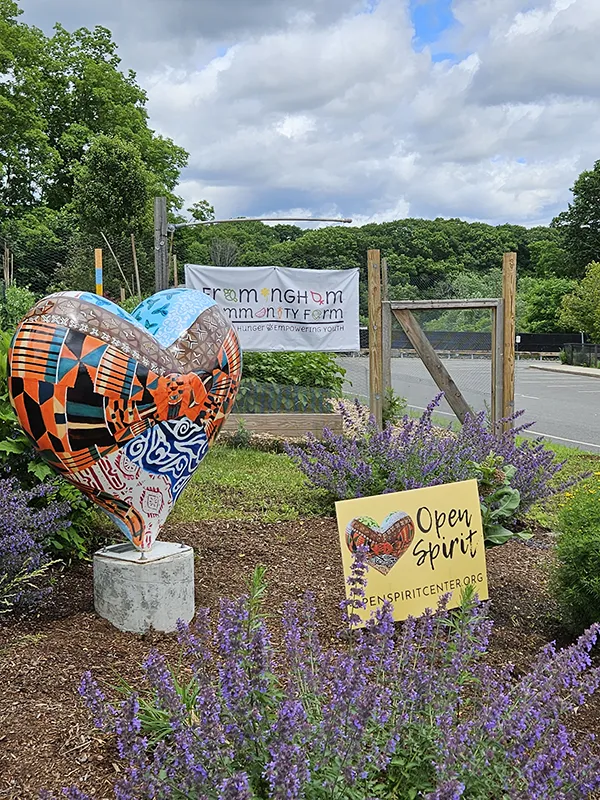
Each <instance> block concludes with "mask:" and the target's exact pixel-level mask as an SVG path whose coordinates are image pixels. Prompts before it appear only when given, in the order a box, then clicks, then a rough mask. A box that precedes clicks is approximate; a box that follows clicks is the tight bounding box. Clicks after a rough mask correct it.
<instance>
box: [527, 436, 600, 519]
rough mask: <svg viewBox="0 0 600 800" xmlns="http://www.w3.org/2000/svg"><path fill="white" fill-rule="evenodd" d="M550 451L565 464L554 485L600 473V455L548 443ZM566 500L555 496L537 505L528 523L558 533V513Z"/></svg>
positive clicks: (532, 509)
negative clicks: (585, 475)
mask: <svg viewBox="0 0 600 800" xmlns="http://www.w3.org/2000/svg"><path fill="white" fill-rule="evenodd" d="M546 447H547V448H548V450H553V451H554V452H555V453H556V455H557V457H558V460H559V461H564V462H565V464H564V466H563V468H562V469H561V471H560V472H559V473H558V475H556V476H555V477H554V480H553V484H554V485H555V486H560V485H562V484H564V483H565V482H566V481H569V480H572V479H576V478H578V477H579V476H580V475H582V474H583V473H586V472H592V473H594V472H600V455H596V454H595V453H586V452H585V451H584V450H576V449H575V448H573V447H566V446H565V445H563V444H550V443H549V442H546ZM564 502H565V499H564V496H563V494H562V493H561V494H557V495H554V497H550V498H549V499H548V500H545V501H543V502H542V503H536V505H534V506H533V507H532V508H531V509H530V511H529V513H528V514H527V519H526V521H529V522H531V523H532V524H536V525H540V526H541V527H543V528H549V529H550V530H553V531H556V530H557V526H558V512H559V510H560V505H561V503H564Z"/></svg>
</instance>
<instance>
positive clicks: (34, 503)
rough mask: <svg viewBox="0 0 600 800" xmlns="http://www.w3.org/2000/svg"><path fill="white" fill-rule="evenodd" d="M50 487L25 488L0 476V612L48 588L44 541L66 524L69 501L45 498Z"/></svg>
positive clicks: (38, 596) (32, 599)
mask: <svg viewBox="0 0 600 800" xmlns="http://www.w3.org/2000/svg"><path fill="white" fill-rule="evenodd" d="M52 490H53V488H52V487H50V486H45V485H44V484H38V486H37V487H36V488H35V489H30V490H27V491H26V490H24V489H22V488H21V486H20V485H19V483H18V481H16V480H15V479H11V478H2V479H0V614H2V613H6V612H7V611H9V610H10V609H11V608H13V607H14V606H26V605H32V604H34V603H36V602H37V601H39V600H40V599H41V598H42V597H43V596H44V594H46V592H47V591H48V588H47V585H46V582H45V580H44V576H45V574H46V572H47V570H48V568H49V566H50V563H51V562H50V557H49V556H48V555H47V554H46V548H45V542H46V541H47V539H48V538H49V537H52V536H53V535H54V534H56V532H57V531H59V530H61V529H63V528H64V527H65V526H66V525H68V524H69V523H68V521H67V520H66V517H67V515H68V513H69V504H68V503H58V502H55V501H54V500H52V499H51V498H49V497H48V495H49V494H51V492H52ZM40 506H41V507H40Z"/></svg>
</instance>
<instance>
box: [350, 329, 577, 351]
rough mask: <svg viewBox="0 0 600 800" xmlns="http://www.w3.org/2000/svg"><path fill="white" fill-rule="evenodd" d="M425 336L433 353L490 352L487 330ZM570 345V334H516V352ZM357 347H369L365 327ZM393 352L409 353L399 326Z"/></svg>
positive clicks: (405, 337) (395, 334)
mask: <svg viewBox="0 0 600 800" xmlns="http://www.w3.org/2000/svg"><path fill="white" fill-rule="evenodd" d="M426 335H427V338H428V339H429V341H430V342H431V344H432V345H433V347H434V348H435V349H436V350H439V351H446V352H449V353H452V352H454V353H471V352H474V353H479V352H481V353H489V352H490V350H491V347H492V344H491V343H492V334H491V332H490V331H426ZM572 342H573V334H572V333H517V345H516V349H517V352H523V353H558V352H559V351H560V350H561V348H563V347H565V345H566V344H571V343H572ZM360 346H361V349H363V350H368V348H369V329H368V328H361V330H360ZM575 346H577V345H575ZM392 349H393V350H412V345H411V344H410V342H409V341H408V337H407V336H406V334H405V333H404V331H403V330H402V329H401V328H400V327H397V328H394V330H393V336H392Z"/></svg>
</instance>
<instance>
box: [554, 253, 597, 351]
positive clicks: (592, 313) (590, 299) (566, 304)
mask: <svg viewBox="0 0 600 800" xmlns="http://www.w3.org/2000/svg"><path fill="white" fill-rule="evenodd" d="M560 322H561V324H562V325H563V326H564V328H565V329H566V330H569V331H583V332H584V333H586V334H587V335H588V336H589V337H590V339H591V340H592V341H593V342H600V262H597V261H592V262H591V264H589V265H588V267H587V269H586V273H585V278H584V279H583V280H582V281H580V282H579V283H578V284H576V287H575V290H574V291H573V292H572V293H571V294H568V295H566V297H564V298H563V301H562V310H561V314H560Z"/></svg>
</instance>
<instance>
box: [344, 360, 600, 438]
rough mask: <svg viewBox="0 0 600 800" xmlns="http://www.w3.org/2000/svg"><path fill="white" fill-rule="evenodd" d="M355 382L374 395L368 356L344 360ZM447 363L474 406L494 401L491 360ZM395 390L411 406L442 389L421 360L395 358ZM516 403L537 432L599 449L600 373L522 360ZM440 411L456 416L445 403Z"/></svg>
mask: <svg viewBox="0 0 600 800" xmlns="http://www.w3.org/2000/svg"><path fill="white" fill-rule="evenodd" d="M340 362H341V363H342V365H343V366H344V368H345V369H346V370H347V375H346V378H347V380H348V381H350V382H351V384H348V385H347V387H346V388H347V391H348V392H349V393H351V394H355V395H357V396H359V397H361V398H363V399H366V398H368V394H369V388H368V387H369V363H368V359H367V358H365V357H360V358H358V357H357V358H342V359H340ZM444 364H445V366H446V368H447V369H448V371H449V372H450V374H451V375H452V378H453V379H454V381H455V382H456V384H457V385H458V387H459V388H460V390H461V391H462V393H463V395H464V396H465V398H466V400H467V402H468V403H469V404H470V405H471V407H472V408H474V409H476V410H480V409H483V408H485V407H486V406H487V405H489V401H490V384H491V363H490V361H489V360H488V359H474V360H471V359H458V358H453V359H447V360H444ZM392 385H393V387H394V391H395V392H397V393H398V394H399V395H401V396H403V397H406V398H407V400H408V403H409V405H410V406H411V407H412V408H414V409H416V410H420V409H422V408H425V406H426V405H427V404H428V403H429V401H430V400H431V399H432V397H434V396H435V395H436V394H437V392H438V389H437V387H436V385H435V383H434V382H433V380H432V379H431V377H430V376H429V374H428V372H427V370H426V369H425V367H424V366H423V364H422V363H421V361H420V360H419V359H417V358H394V359H392ZM515 407H516V408H517V409H524V410H525V415H524V419H525V420H527V421H533V422H535V425H534V426H533V429H532V430H533V431H535V433H537V434H538V435H543V436H545V437H546V438H548V439H550V440H552V441H555V442H558V443H560V444H565V445H570V446H572V447H578V448H581V449H583V450H589V451H591V452H596V453H600V377H599V378H591V377H587V376H579V375H568V374H556V373H552V372H544V371H542V370H537V369H532V368H530V364H529V362H527V361H519V362H517V367H516V384H515ZM440 413H442V414H444V415H446V416H447V417H448V418H449V419H450V418H454V414H453V413H452V410H451V409H450V407H449V406H448V405H447V403H445V402H444V403H443V404H442V406H440Z"/></svg>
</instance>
